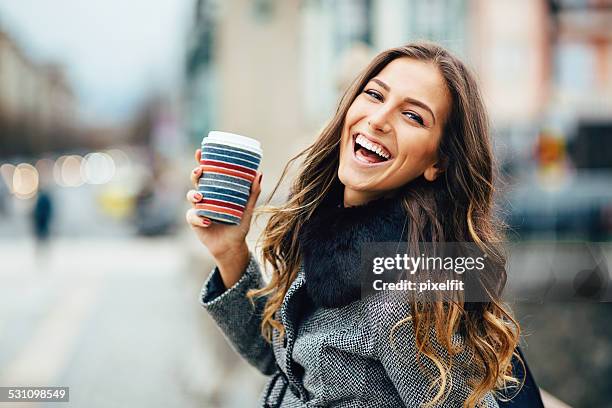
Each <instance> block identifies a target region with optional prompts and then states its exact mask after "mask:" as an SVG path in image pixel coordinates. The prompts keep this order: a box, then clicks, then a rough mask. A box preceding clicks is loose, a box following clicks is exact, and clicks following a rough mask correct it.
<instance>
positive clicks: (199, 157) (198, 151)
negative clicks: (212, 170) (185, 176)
mask: <svg viewBox="0 0 612 408" xmlns="http://www.w3.org/2000/svg"><path fill="white" fill-rule="evenodd" d="M201 158H202V149H196V151H195V159H196V162H197V163H198V164H199V163H200V159H201Z"/></svg>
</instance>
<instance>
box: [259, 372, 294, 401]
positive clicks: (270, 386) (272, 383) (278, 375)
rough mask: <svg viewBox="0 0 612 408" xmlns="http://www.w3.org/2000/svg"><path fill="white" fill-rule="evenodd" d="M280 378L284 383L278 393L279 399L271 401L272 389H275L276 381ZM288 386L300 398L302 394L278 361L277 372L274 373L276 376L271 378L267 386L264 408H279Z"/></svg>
mask: <svg viewBox="0 0 612 408" xmlns="http://www.w3.org/2000/svg"><path fill="white" fill-rule="evenodd" d="M279 379H280V380H281V381H282V383H283V384H282V388H281V390H280V392H279V394H278V398H277V400H276V401H275V402H273V403H271V402H270V396H271V395H272V391H273V390H274V387H275V386H276V383H277V382H278V380H279ZM287 388H288V389H289V391H290V392H291V393H292V394H293V395H294V396H295V397H296V398H298V399H299V398H300V396H299V395H297V394H296V392H295V389H294V387H293V385H291V384H289V379H288V378H287V376H286V375H285V373H284V372H283V370H281V368H280V366H279V365H278V363H277V364H276V373H274V376H272V379H271V380H270V382H269V383H268V387H267V388H266V396H265V398H264V405H263V406H264V408H279V407H280V406H281V404H282V402H283V398H284V396H285V392H287Z"/></svg>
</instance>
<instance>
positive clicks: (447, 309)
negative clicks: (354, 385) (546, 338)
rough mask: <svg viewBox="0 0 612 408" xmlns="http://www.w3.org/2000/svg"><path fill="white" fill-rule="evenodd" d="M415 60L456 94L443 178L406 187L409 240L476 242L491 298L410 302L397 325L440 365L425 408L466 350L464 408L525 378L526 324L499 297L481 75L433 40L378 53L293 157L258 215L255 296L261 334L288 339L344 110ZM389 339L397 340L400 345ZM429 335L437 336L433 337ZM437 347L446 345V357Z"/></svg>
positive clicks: (500, 265)
mask: <svg viewBox="0 0 612 408" xmlns="http://www.w3.org/2000/svg"><path fill="white" fill-rule="evenodd" d="M402 57H407V58H412V59H415V60H419V61H425V62H428V63H431V64H433V65H434V66H436V67H437V68H438V69H439V71H440V73H441V74H442V76H443V77H444V80H445V82H446V85H447V87H448V90H449V91H450V95H451V96H452V102H451V103H452V106H451V112H450V114H449V116H448V119H447V121H446V123H445V126H444V130H443V135H442V138H441V140H440V145H439V148H438V157H439V158H442V161H443V162H445V163H446V164H445V166H446V167H445V171H444V173H443V176H442V177H438V178H437V179H436V180H435V181H434V182H429V181H427V180H425V179H424V178H423V176H421V177H419V178H417V179H415V180H412V181H410V182H408V183H407V184H406V185H405V186H404V187H402V189H401V191H400V197H401V200H402V202H403V206H404V208H405V210H406V214H407V215H408V217H409V218H408V219H409V222H410V223H411V228H410V229H409V230H408V231H410V233H409V236H408V242H409V244H410V245H412V246H413V247H415V246H416V245H418V242H425V241H427V242H472V243H475V244H476V245H478V246H479V247H480V248H481V249H482V250H483V251H485V252H486V254H487V256H488V258H489V261H490V262H493V263H494V264H495V265H496V266H497V267H494V268H491V272H489V273H491V274H493V276H487V277H486V279H487V280H489V281H490V282H494V283H495V284H493V285H487V284H486V283H483V287H485V288H486V291H487V294H488V296H489V298H488V299H487V301H485V302H475V303H468V302H413V303H412V304H411V313H410V316H406V318H405V319H403V320H401V321H399V322H397V324H396V325H395V326H394V328H393V329H394V330H395V329H397V328H398V327H399V325H402V324H410V323H411V324H412V325H413V329H414V333H415V337H416V349H417V351H418V353H417V356H418V358H419V359H421V358H426V359H430V360H431V361H432V362H433V363H434V364H435V366H436V368H437V373H433V377H432V382H431V384H432V389H434V390H435V388H434V387H435V386H436V385H437V386H438V387H437V390H436V391H435V396H434V397H433V398H432V400H431V401H429V402H428V403H427V404H426V405H427V406H430V405H434V404H436V403H438V402H440V401H443V400H444V399H446V397H447V396H448V392H449V391H450V384H451V381H452V378H451V376H450V372H451V370H450V369H451V367H452V365H453V364H454V362H453V357H454V356H456V355H457V354H458V353H459V352H461V351H462V350H463V349H466V348H467V349H469V350H470V354H471V355H473V358H472V359H471V361H470V364H471V366H470V367H467V368H466V371H465V372H466V375H468V376H469V377H470V378H469V379H468V380H469V382H470V384H471V386H472V391H471V394H470V396H469V398H468V399H467V400H466V401H465V403H464V407H475V406H477V404H479V403H480V401H482V399H483V397H484V396H485V394H486V393H487V392H489V391H497V390H500V389H503V388H505V387H507V386H508V385H509V384H510V385H512V386H515V385H516V384H517V383H519V381H518V380H517V379H516V378H515V377H514V376H513V373H512V365H511V359H512V356H513V355H516V356H517V358H518V355H517V354H516V353H515V347H516V346H517V344H518V341H519V335H520V328H519V325H518V323H517V321H516V320H515V319H514V318H513V317H512V314H511V313H510V311H509V308H508V307H507V306H506V305H505V304H503V303H502V301H501V290H502V289H503V287H504V286H505V282H506V271H505V262H506V255H505V254H504V252H503V251H501V250H500V249H499V246H496V245H494V243H499V242H501V241H502V237H503V235H502V234H503V232H504V230H503V226H502V225H503V224H502V223H501V222H500V220H499V219H497V218H498V217H497V216H496V214H494V211H493V196H494V193H495V187H494V186H495V185H496V179H497V175H496V174H495V173H496V172H495V169H496V166H495V163H494V157H493V152H492V146H491V140H490V134H489V123H488V117H487V113H486V109H485V106H484V104H483V101H482V97H481V95H480V91H479V88H478V85H477V82H476V80H475V78H474V75H473V74H472V73H471V72H470V71H469V70H468V68H467V67H466V66H465V65H464V64H463V63H462V62H461V61H460V60H459V59H458V58H457V57H455V56H453V55H452V54H451V53H449V52H448V51H447V50H445V49H444V48H442V47H440V46H438V45H436V44H432V43H427V42H417V43H410V44H407V45H404V46H401V47H397V48H392V49H388V50H386V51H383V52H381V53H380V54H378V55H377V56H376V57H374V59H373V60H372V61H371V62H370V64H369V65H368V66H367V67H366V68H365V69H364V70H363V71H362V72H361V74H360V75H359V76H358V77H357V78H356V79H355V80H354V81H353V83H352V84H351V85H350V86H349V88H348V89H347V90H346V92H345V93H344V95H343V97H342V98H341V100H340V103H339V105H338V108H337V110H336V113H335V115H334V116H333V118H332V119H331V121H330V122H329V123H328V124H327V125H326V126H325V127H324V128H323V130H322V131H321V133H320V134H319V136H318V137H317V139H316V140H315V141H314V143H313V144H312V145H310V146H309V147H308V148H306V149H305V150H303V151H302V152H300V153H299V154H298V155H296V156H295V157H293V158H291V159H290V160H289V162H288V163H287V165H286V166H285V168H284V170H283V172H282V175H281V177H280V179H279V181H278V183H277V184H276V186H275V188H274V190H273V191H272V193H271V194H270V197H269V198H268V200H267V202H266V203H265V205H264V206H263V207H260V208H258V209H257V210H256V214H257V215H258V216H259V215H261V214H263V213H267V214H270V218H269V219H268V222H267V225H266V227H265V229H264V231H263V233H262V235H261V237H260V240H259V242H260V243H261V249H262V252H263V259H264V261H265V262H266V264H269V265H271V267H272V268H271V269H272V271H271V278H270V281H269V283H268V284H267V285H266V286H265V287H263V288H261V289H257V290H251V291H250V292H249V293H248V297H249V299H250V300H252V299H253V297H261V296H266V297H267V299H266V304H265V308H264V311H263V319H262V324H261V330H262V335H263V336H264V338H266V339H267V340H268V341H271V339H272V336H273V333H274V330H277V331H278V334H279V336H281V337H283V336H284V335H285V330H284V327H283V324H282V322H280V321H279V319H278V314H277V311H279V309H280V307H281V304H282V302H283V299H284V297H285V294H286V293H287V290H288V288H289V286H290V285H291V283H292V282H293V280H294V279H295V277H296V275H297V273H298V271H299V268H300V264H301V254H300V252H301V251H300V240H299V239H298V236H299V232H300V230H301V228H302V226H303V225H304V223H305V222H306V221H307V220H308V218H309V217H310V216H311V215H312V213H313V212H314V211H315V210H316V209H317V207H318V206H319V205H320V204H321V202H322V200H323V198H324V197H325V196H326V194H327V193H328V191H330V188H331V187H332V184H333V183H334V182H335V180H336V178H337V173H338V165H339V152H340V138H341V132H342V128H343V125H344V119H345V116H346V113H347V111H348V109H349V107H350V105H351V104H352V103H353V101H354V100H355V98H356V97H357V96H358V95H359V93H360V92H362V91H363V88H364V86H365V85H366V84H367V82H368V81H369V80H370V79H371V78H373V77H374V76H376V75H377V74H378V73H379V72H380V71H381V70H382V69H383V68H384V67H385V66H386V65H387V64H388V63H389V62H391V61H393V60H394V59H396V58H402ZM302 157H303V162H302V163H301V165H300V166H299V167H298V172H297V175H296V177H295V179H294V180H293V182H292V184H291V188H290V195H289V198H288V200H287V202H286V203H284V204H282V205H280V206H271V205H270V202H271V200H272V197H273V196H274V195H275V193H276V192H277V190H278V189H279V186H280V185H281V183H282V181H283V179H284V178H285V177H286V175H287V172H288V169H289V168H290V166H291V165H292V164H293V163H294V162H295V161H296V160H298V159H299V158H302ZM394 330H392V331H391V333H390V341H392V342H394V341H402V339H401V338H400V339H396V338H394V336H393V334H394ZM432 333H435V334H434V335H432ZM457 333H461V334H462V336H463V340H464V341H463V346H462V347H460V348H458V347H457V344H456V343H454V342H453V336H454V335H455V334H457ZM434 343H438V344H439V345H442V346H443V348H444V353H441V352H440V351H438V350H439V347H436V346H435V344H434Z"/></svg>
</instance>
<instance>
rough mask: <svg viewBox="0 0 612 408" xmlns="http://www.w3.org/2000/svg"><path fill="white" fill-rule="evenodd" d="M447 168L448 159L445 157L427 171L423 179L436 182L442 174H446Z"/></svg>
mask: <svg viewBox="0 0 612 408" xmlns="http://www.w3.org/2000/svg"><path fill="white" fill-rule="evenodd" d="M447 167H448V158H446V157H445V158H443V159H439V160H438V161H437V162H435V163H434V164H432V165H431V166H429V167H428V168H427V169H425V172H424V173H423V177H425V179H426V180H427V181H435V180H436V179H437V178H438V176H439V175H440V174H442V173H444V171H445V170H446V168H447Z"/></svg>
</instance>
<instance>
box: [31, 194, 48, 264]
mask: <svg viewBox="0 0 612 408" xmlns="http://www.w3.org/2000/svg"><path fill="white" fill-rule="evenodd" d="M52 221H53V199H52V197H51V194H50V193H49V191H48V190H46V189H40V190H39V191H38V194H37V195H36V203H35V204H34V208H33V210H32V227H33V230H34V238H35V240H36V252H37V257H40V256H41V255H42V253H43V252H44V251H45V250H46V248H47V245H48V241H49V236H50V232H51V231H50V230H51V223H52Z"/></svg>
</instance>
